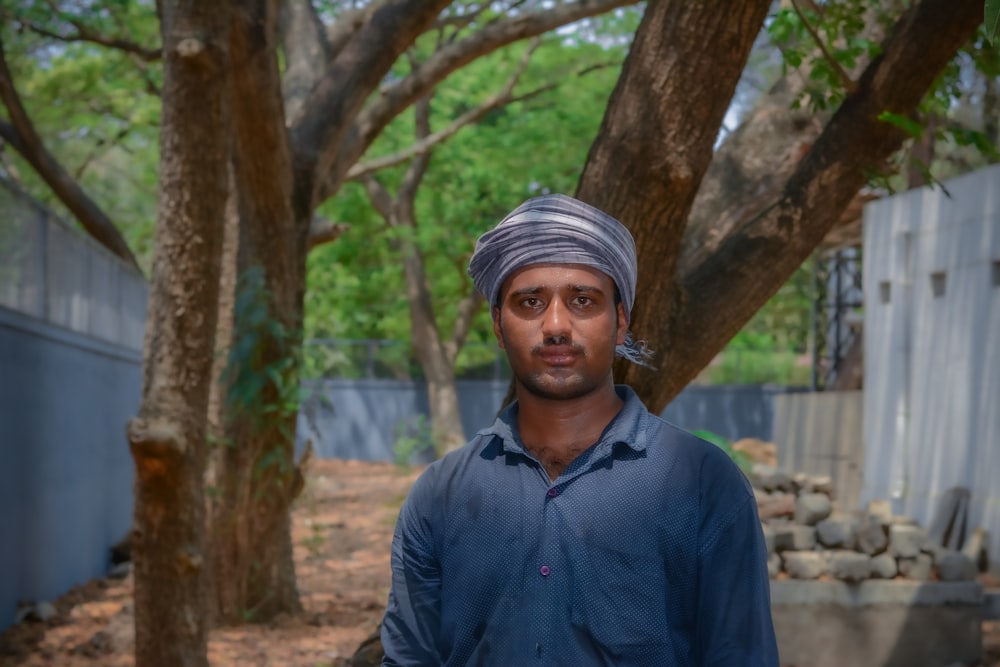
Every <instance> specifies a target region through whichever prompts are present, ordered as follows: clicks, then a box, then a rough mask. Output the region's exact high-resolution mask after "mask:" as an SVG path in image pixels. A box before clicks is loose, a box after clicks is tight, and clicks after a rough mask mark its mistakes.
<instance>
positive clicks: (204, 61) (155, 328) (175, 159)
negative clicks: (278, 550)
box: [128, 2, 230, 665]
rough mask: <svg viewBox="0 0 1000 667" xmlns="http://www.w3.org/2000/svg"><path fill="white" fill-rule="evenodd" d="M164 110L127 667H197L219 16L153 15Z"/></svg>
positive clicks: (222, 144)
mask: <svg viewBox="0 0 1000 667" xmlns="http://www.w3.org/2000/svg"><path fill="white" fill-rule="evenodd" d="M161 11H162V14H161V23H160V25H161V34H162V40H163V53H164V68H163V72H164V88H163V91H164V104H163V120H162V129H161V137H162V142H163V143H162V149H161V152H160V154H161V156H162V157H161V162H160V196H159V214H158V222H157V231H156V235H157V238H156V254H155V258H154V261H153V275H154V276H155V279H154V281H153V283H152V285H151V290H150V301H149V310H150V312H152V313H156V314H157V317H155V318H153V319H152V320H151V322H150V325H149V326H148V327H147V330H146V346H145V347H146V350H145V363H144V371H145V377H144V382H143V391H142V404H141V406H140V408H139V414H138V416H137V417H135V418H134V419H133V420H132V421H131V422H130V423H129V425H128V439H129V443H130V445H131V448H132V455H133V457H134V459H135V467H136V485H135V509H134V515H135V520H134V526H133V530H134V535H135V539H134V541H133V557H134V561H135V629H136V642H135V646H136V656H135V657H136V663H137V664H140V665H157V664H159V665H207V664H208V661H207V659H206V642H207V635H208V632H207V623H206V621H205V618H206V617H205V614H204V608H205V590H206V587H205V584H206V575H207V569H206V565H207V562H206V558H205V556H204V541H205V536H204V531H205V521H204V514H205V511H204V506H205V501H204V487H203V481H202V480H203V477H204V471H205V461H206V453H207V451H206V448H205V447H204V442H205V435H206V433H205V430H206V413H205V409H204V406H205V404H206V403H207V401H208V393H209V387H210V385H211V370H212V342H213V337H214V334H215V320H216V316H217V312H216V304H217V302H218V274H219V256H220V251H221V246H222V217H223V209H224V207H225V204H226V198H227V196H228V187H227V183H228V176H227V169H228V166H229V161H230V160H229V141H228V132H227V131H226V128H227V117H228V115H229V114H228V109H227V107H228V103H229V99H228V85H227V81H226V74H227V72H228V68H229V56H230V44H229V40H228V32H229V25H228V22H229V16H228V15H227V14H226V13H224V12H216V11H214V8H208V7H206V6H205V5H200V6H199V5H195V4H192V3H188V2H164V3H162V5H161Z"/></svg>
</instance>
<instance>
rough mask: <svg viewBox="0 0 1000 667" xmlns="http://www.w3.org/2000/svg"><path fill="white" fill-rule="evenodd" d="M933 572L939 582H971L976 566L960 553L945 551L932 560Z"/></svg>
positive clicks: (974, 575)
mask: <svg viewBox="0 0 1000 667" xmlns="http://www.w3.org/2000/svg"><path fill="white" fill-rule="evenodd" d="M934 571H935V572H937V575H938V578H939V579H941V581H972V580H973V579H975V578H976V564H975V563H973V562H972V559H971V558H969V557H968V556H967V555H965V554H964V553H962V552H961V551H952V550H950V549H949V550H945V551H942V552H941V553H940V554H938V556H937V558H935V559H934Z"/></svg>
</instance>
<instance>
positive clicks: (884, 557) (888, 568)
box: [868, 553, 899, 579]
mask: <svg viewBox="0 0 1000 667" xmlns="http://www.w3.org/2000/svg"><path fill="white" fill-rule="evenodd" d="M868 564H869V566H870V567H871V578H872V579H892V578H893V577H895V576H896V575H897V574H898V573H899V566H898V565H896V559H895V558H893V557H892V555H890V554H887V553H882V554H879V555H878V556H872V557H871V559H870V560H869V561H868Z"/></svg>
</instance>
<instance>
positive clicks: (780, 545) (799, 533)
mask: <svg viewBox="0 0 1000 667" xmlns="http://www.w3.org/2000/svg"><path fill="white" fill-rule="evenodd" d="M815 547H816V529H815V528H814V527H812V526H802V525H799V524H797V523H788V524H785V525H782V526H775V531H774V550H775V551H777V552H779V553H780V552H782V551H809V550H810V549H814V548H815Z"/></svg>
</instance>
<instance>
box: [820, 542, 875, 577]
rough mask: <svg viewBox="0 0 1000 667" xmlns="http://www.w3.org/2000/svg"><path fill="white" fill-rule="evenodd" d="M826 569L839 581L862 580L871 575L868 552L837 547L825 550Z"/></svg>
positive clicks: (870, 558)
mask: <svg viewBox="0 0 1000 667" xmlns="http://www.w3.org/2000/svg"><path fill="white" fill-rule="evenodd" d="M825 555H826V561H827V571H828V572H829V573H830V575H831V576H833V577H834V578H835V579H840V580H841V581H864V580H865V579H868V578H869V577H871V567H872V566H871V560H872V557H871V556H869V555H868V554H863V553H860V552H858V551H848V550H846V549H838V550H836V551H828V552H826V554H825Z"/></svg>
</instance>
